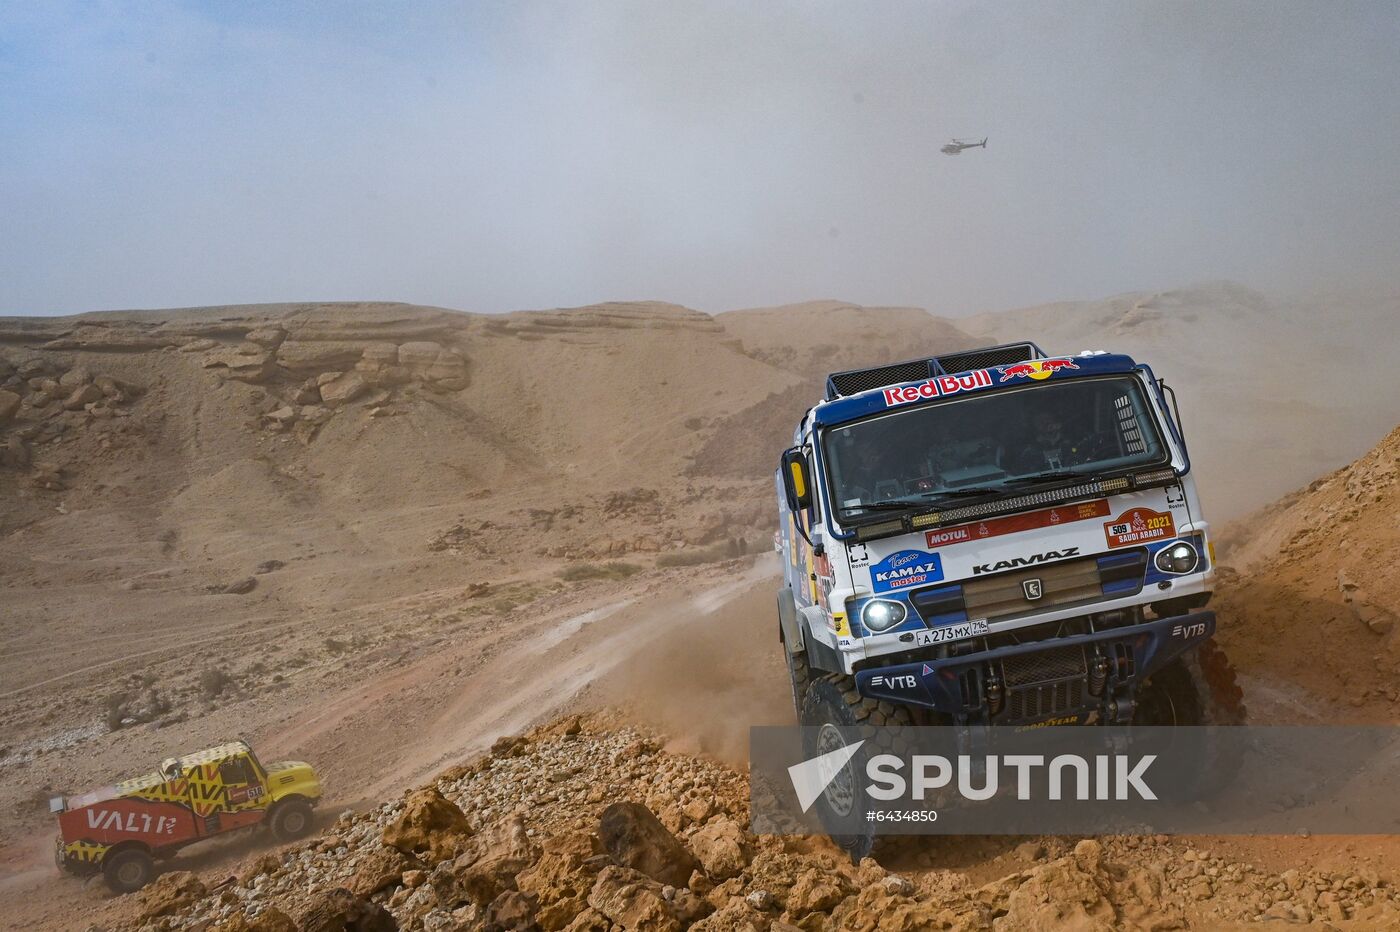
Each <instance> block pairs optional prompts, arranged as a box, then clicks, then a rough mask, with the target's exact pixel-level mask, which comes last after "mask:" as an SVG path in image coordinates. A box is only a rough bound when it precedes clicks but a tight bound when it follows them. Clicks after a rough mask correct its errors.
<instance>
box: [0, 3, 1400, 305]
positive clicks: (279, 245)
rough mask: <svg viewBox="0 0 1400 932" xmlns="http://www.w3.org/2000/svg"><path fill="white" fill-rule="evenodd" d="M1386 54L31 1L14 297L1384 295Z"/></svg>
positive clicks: (1174, 6) (825, 28) (1390, 79)
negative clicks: (1226, 286)
mask: <svg viewBox="0 0 1400 932" xmlns="http://www.w3.org/2000/svg"><path fill="white" fill-rule="evenodd" d="M1398 50H1400V4H1397V3H1395V2H1393V0H1385V2H1375V3H1339V2H1325V3H1324V2H1308V3H1284V2H1276V0H1269V2H1259V3H1222V2H1214V0H1212V2H1209V3H1200V4H1197V5H1186V4H1182V3H1176V2H1173V3H1121V2H1116V0H1115V2H1103V3H1088V2H1053V3H1046V2H1040V0H1035V2H1027V3H1008V2H1002V0H999V2H996V3H986V4H979V5H972V4H963V3H930V2H918V3H895V2H880V3H865V2H850V3H842V4H826V3H815V2H803V3H794V4H779V3H719V2H709V3H681V2H674V0H667V2H664V3H657V2H641V3H635V4H632V3H611V2H599V0H588V2H559V3H451V4H447V3H442V4H433V3H428V2H414V3H404V4H401V5H399V4H390V3H370V2H363V3H353V4H352V3H344V4H342V3H331V2H320V3H304V4H296V3H283V2H267V3H256V2H246V0H245V2H237V3H174V2H160V0H143V2H135V3H120V2H101V0H98V2H85V3H72V4H66V3H58V2H54V3H27V2H23V0H16V2H7V3H4V4H0V314H50V313H66V312H73V311H81V310H93V309H104V308H131V307H162V306H180V305H200V304H227V303H238V302H255V301H284V300H293V301H295V300H331V299H397V300H405V301H412V302H418V303H424V304H439V305H444V306H449V307H457V308H463V309H466V310H475V311H499V310H510V309H514V308H530V307H554V306H570V305H579V304H587V303H591V302H595V301H601V300H609V299H620V300H628V299H650V298H655V299H664V300H669V301H675V302H678V303H682V304H687V305H690V306H692V307H697V308H700V309H703V310H709V311H716V310H722V309H726V308H733V307H742V306H754V305H764V304H774V303H783V302H789V301H799V300H805V299H810V298H819V297H839V298H844V299H847V300H851V301H856V302H860V303H864V304H912V305H919V306H924V307H929V308H931V309H933V310H936V311H940V312H945V313H959V312H962V311H970V310H983V309H993V308H1002V307H1010V306H1016V305H1022V304H1032V303H1040V302H1044V301H1050V300H1058V299H1069V298H1092V297H1099V296H1103V295H1106V294H1111V293H1115V292H1121V291H1127V290H1137V289H1151V288H1164V287H1171V286H1175V285H1181V284H1185V283H1188V282H1192V281H1198V280H1203V279H1212V278H1233V279H1236V280H1239V281H1242V282H1244V283H1246V284H1250V285H1253V286H1255V287H1261V288H1266V289H1273V290H1284V291H1288V290H1299V289H1310V288H1315V287H1330V286H1333V285H1336V284H1347V285H1367V286H1369V285H1376V284H1381V285H1395V284H1400V51H1398ZM984 135H985V136H988V137H990V142H989V144H988V148H987V149H986V151H983V150H980V149H979V150H972V151H969V152H966V153H963V154H962V155H959V156H956V157H949V156H945V155H942V154H940V153H939V151H938V149H939V146H940V145H942V144H943V143H944V142H946V141H947V140H948V138H949V137H952V136H960V137H964V138H967V137H978V138H980V137H981V136H984Z"/></svg>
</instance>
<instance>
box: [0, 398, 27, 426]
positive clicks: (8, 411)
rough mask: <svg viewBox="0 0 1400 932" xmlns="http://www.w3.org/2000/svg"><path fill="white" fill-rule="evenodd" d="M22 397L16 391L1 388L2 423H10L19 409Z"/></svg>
mask: <svg viewBox="0 0 1400 932" xmlns="http://www.w3.org/2000/svg"><path fill="white" fill-rule="evenodd" d="M21 400H22V399H21V398H20V397H19V396H18V395H16V394H15V393H14V392H10V391H5V390H4V389H0V424H8V423H9V422H10V419H11V418H13V417H14V416H15V412H17V411H18V410H19V406H20V401H21Z"/></svg>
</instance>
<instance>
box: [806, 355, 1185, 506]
mask: <svg viewBox="0 0 1400 932" xmlns="http://www.w3.org/2000/svg"><path fill="white" fill-rule="evenodd" d="M824 451H825V454H826V461H827V467H828V471H829V474H830V481H831V487H830V490H831V495H832V501H833V503H834V504H835V508H836V511H837V513H838V514H839V515H840V516H841V517H842V518H843V519H846V520H852V519H855V520H859V519H861V518H863V517H866V516H873V515H878V514H879V513H881V512H887V511H892V510H900V509H903V508H909V507H916V506H918V505H923V504H929V503H932V502H938V501H940V500H963V499H967V500H971V499H973V498H975V497H996V496H998V495H1016V494H1021V493H1023V492H1025V491H1027V490H1028V489H1031V488H1034V487H1036V486H1039V485H1044V484H1050V483H1058V482H1064V481H1070V480H1075V479H1087V478H1092V477H1095V476H1102V475H1104V474H1106V473H1114V472H1118V471H1120V470H1123V469H1136V468H1139V467H1142V466H1146V465H1152V464H1159V463H1164V462H1166V460H1167V459H1168V451H1167V448H1166V446H1165V444H1164V443H1163V442H1162V437H1161V433H1160V431H1159V430H1158V427H1157V423H1156V421H1155V419H1154V418H1153V415H1152V411H1151V409H1150V408H1149V407H1148V404H1147V399H1146V397H1145V396H1144V394H1143V391H1142V384H1141V383H1140V382H1139V381H1138V380H1137V379H1135V378H1132V377H1129V376H1119V377H1108V378H1099V379H1075V380H1065V381H1061V382H1050V383H1047V384H1039V385H1028V386H1025V387H1021V388H1015V389H1008V390H1003V391H999V392H987V393H984V394H980V395H969V396H967V397H965V398H958V399H950V400H948V401H945V402H942V403H939V404H930V405H924V406H921V407H916V408H909V409H907V410H904V411H900V410H894V411H891V412H890V413H889V414H884V415H880V416H878V417H874V418H871V419H870V420H866V421H860V422H858V423H855V424H851V425H848V426H844V427H835V428H832V429H830V430H828V431H827V432H826V437H825V439H824Z"/></svg>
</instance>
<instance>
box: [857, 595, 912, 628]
mask: <svg viewBox="0 0 1400 932" xmlns="http://www.w3.org/2000/svg"><path fill="white" fill-rule="evenodd" d="M908 615H909V612H908V610H907V609H905V607H904V605H903V603H901V602H888V601H886V600H884V599H875V600H873V601H870V602H866V603H865V607H864V608H862V609H861V610H860V623H861V624H863V625H865V626H866V627H867V628H869V629H870V630H871V631H888V630H889V629H890V628H893V627H894V626H895V625H897V624H899V623H900V622H902V621H904V619H905V618H907V617H908Z"/></svg>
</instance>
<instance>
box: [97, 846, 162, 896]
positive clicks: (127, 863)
mask: <svg viewBox="0 0 1400 932" xmlns="http://www.w3.org/2000/svg"><path fill="white" fill-rule="evenodd" d="M155 875H156V862H155V860H154V859H152V858H151V855H150V852H148V851H146V850H145V849H144V848H123V849H122V850H120V851H117V852H114V853H112V854H109V855H108V856H107V857H105V858H103V859H102V879H103V880H104V881H106V883H107V889H109V890H111V891H112V892H113V893H118V894H121V893H135V892H136V891H137V890H140V889H141V888H142V887H144V886H145V885H146V884H148V883H150V882H151V879H152V878H153V877H155Z"/></svg>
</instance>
